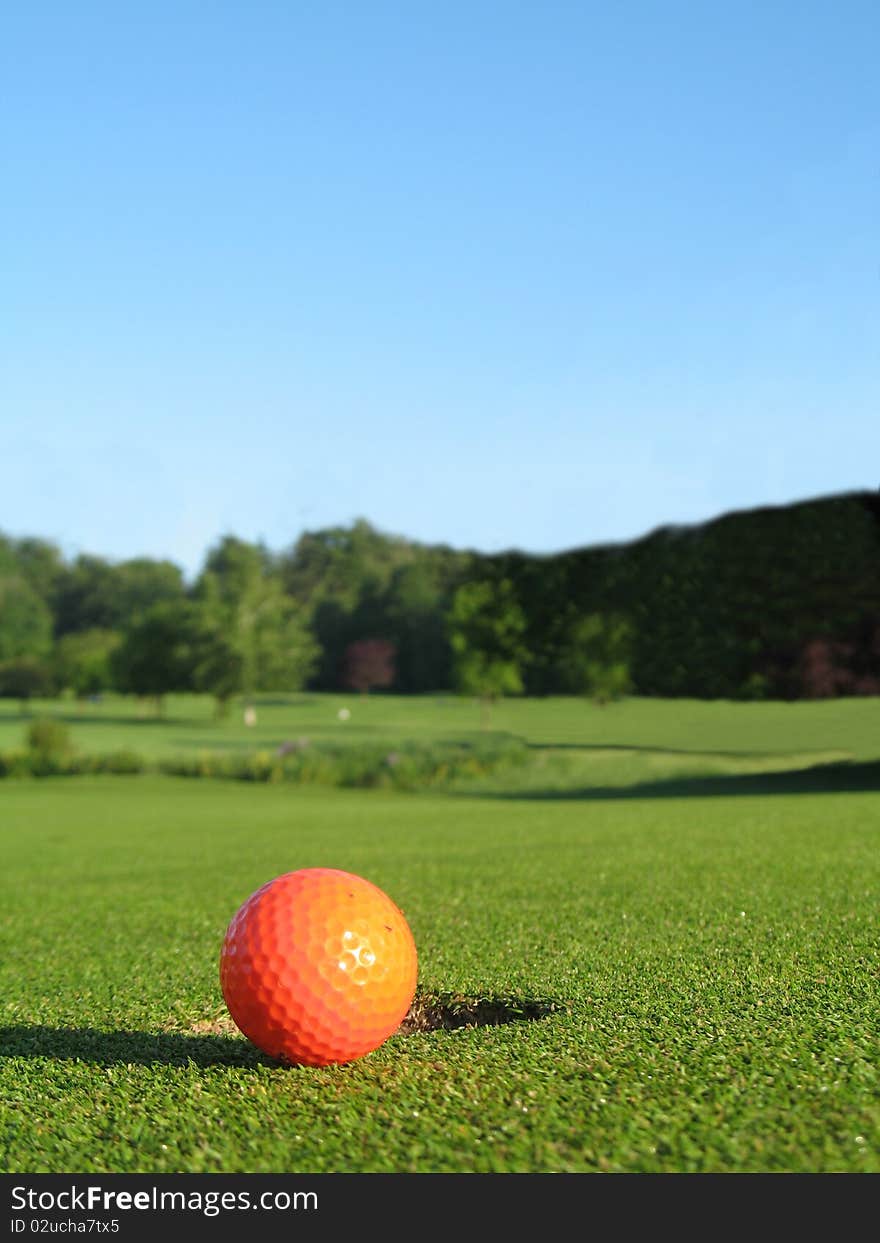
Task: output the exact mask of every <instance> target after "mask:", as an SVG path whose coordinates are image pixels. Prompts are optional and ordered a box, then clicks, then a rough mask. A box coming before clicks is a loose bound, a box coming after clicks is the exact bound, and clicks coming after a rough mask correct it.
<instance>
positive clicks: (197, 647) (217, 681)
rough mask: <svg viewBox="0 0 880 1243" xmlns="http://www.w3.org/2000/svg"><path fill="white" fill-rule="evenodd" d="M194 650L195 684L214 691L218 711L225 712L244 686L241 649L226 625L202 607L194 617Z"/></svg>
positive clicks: (205, 689)
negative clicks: (207, 613)
mask: <svg viewBox="0 0 880 1243" xmlns="http://www.w3.org/2000/svg"><path fill="white" fill-rule="evenodd" d="M191 650H192V678H193V688H194V689H195V690H197V691H201V692H202V693H204V694H207V695H213V697H214V704H215V714H216V715H217V716H218V717H224V716H226V714H227V712H228V711H229V701H230V700H231V699H232V698H233V696H235V695H238V694H240V693H241V690H242V686H243V676H244V659H243V657H242V654H241V652H240V651H239V649H238V648H237V647H236V645H235V642H234V640H233V639H232V638H231V637H230V635H229V634H228V632H227V631H226V629H225V628H224V627H223V625H222V624H221V623H220V622H219V621H214V620H212V618H211V617H210V616H207V615H206V614H205V613H204V611H203V610H202V609H199V610H198V613H197V615H196V617H195V619H194V625H193V631H192V649H191Z"/></svg>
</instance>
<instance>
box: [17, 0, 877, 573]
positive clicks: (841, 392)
mask: <svg viewBox="0 0 880 1243" xmlns="http://www.w3.org/2000/svg"><path fill="white" fill-rule="evenodd" d="M878 64H880V7H878V5H877V2H876V0H864V2H859V0H838V3H834V4H831V3H828V2H827V0H825V2H823V3H812V2H811V0H761V2H760V3H758V2H752V0H740V2H739V3H736V4H731V3H721V2H720V0H719V2H714V0H705V2H702V3H697V2H696V0H690V2H684V0H677V2H676V0H673V2H669V3H661V2H656V3H651V2H648V0H621V2H620V3H615V4H608V3H593V2H592V0H580V2H572V3H562V2H559V0H546V2H542V3H519V2H517V0H504V2H498V3H489V2H487V0H467V2H466V3H465V2H459V0H443V3H433V4H420V3H417V2H416V3H413V2H410V3H404V2H403V0H400V2H398V3H390V2H388V0H348V2H346V3H340V2H338V0H322V2H321V3H318V4H311V3H308V4H307V3H300V2H297V0H248V2H247V3H245V2H244V0H239V2H236V3H232V2H230V0H211V2H207V0H205V2H196V0H174V2H173V3H169V2H166V0H150V2H149V3H141V2H140V0H133V2H132V3H124V4H120V3H118V2H114V3H98V2H97V0H79V2H78V3H69V2H68V0H63V2H54V3H53V2H50V0H32V2H27V3H26V2H25V0H11V2H10V3H8V4H7V5H6V6H4V11H3V14H2V20H0V530H3V531H4V532H5V533H7V534H11V535H25V534H31V535H41V536H43V537H46V538H50V539H54V540H56V541H57V542H58V543H59V544H60V545H61V547H62V548H63V550H64V551H65V553H66V554H68V555H73V554H76V553H77V552H81V551H87V552H93V553H99V554H103V555H105V556H108V557H111V558H113V559H119V558H123V557H129V556H136V555H151V556H157V557H169V558H171V559H172V560H174V561H176V562H177V563H178V564H180V565H182V566H183V567H184V568H185V569H186V571H187V572H188V573H192V572H193V571H195V570H196V569H197V567H198V566H199V564H200V562H201V560H202V558H203V556H204V553H205V551H206V549H207V548H208V547H209V546H210V545H211V544H212V543H214V542H215V541H216V540H217V538H219V536H220V535H222V534H224V533H226V532H233V533H235V534H237V535H239V536H241V537H243V538H247V539H262V540H264V541H265V542H266V543H267V544H268V545H269V546H270V547H271V548H274V549H280V548H282V547H286V546H288V545H289V544H290V543H292V542H293V541H294V540H295V539H296V537H297V536H298V535H299V534H300V533H301V532H302V531H303V530H304V529H316V528H318V527H323V526H328V525H333V524H337V523H348V522H350V521H351V520H352V519H354V518H355V517H358V516H363V517H365V518H367V519H368V520H369V521H371V522H372V523H374V524H375V525H376V526H378V527H380V528H381V529H383V530H386V531H390V532H394V533H397V534H402V535H406V536H410V537H412V538H415V539H419V540H424V541H429V542H442V543H448V544H452V545H453V546H456V547H469V548H478V549H482V550H485V551H491V550H497V549H501V548H510V547H518V548H522V549H526V550H529V551H534V552H549V551H557V550H561V549H563V548H571V547H577V546H582V545H585V544H593V543H602V542H606V541H618V540H627V539H630V538H633V537H635V536H638V535H641V534H643V533H645V532H646V531H648V530H651V529H653V528H654V527H656V526H658V525H661V524H664V523H667V522H697V521H702V520H705V519H708V518H711V517H714V516H715V515H717V514H718V513H722V512H727V511H729V510H732V509H742V508H750V507H753V506H756V505H763V504H779V503H785V502H788V501H792V500H799V499H805V498H807V497H812V496H819V495H828V494H831V493H836V492H842V491H849V490H852V489H861V488H876V487H877V486H878V485H880V453H878V450H880V72H878Z"/></svg>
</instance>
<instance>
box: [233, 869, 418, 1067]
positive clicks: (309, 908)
mask: <svg viewBox="0 0 880 1243" xmlns="http://www.w3.org/2000/svg"><path fill="white" fill-rule="evenodd" d="M417 972H418V956H417V953H416V946H415V942H414V940H413V936H412V932H411V931H410V928H409V925H408V923H407V922H406V919H405V917H404V915H403V913H402V911H400V910H399V909H398V907H397V906H396V905H395V904H394V902H392V900H391V898H389V897H388V895H387V894H386V893H383V891H382V890H381V889H379V888H378V887H377V886H376V885H374V884H372V882H371V881H368V880H365V879H364V878H363V877H362V876H356V875H354V874H353V873H352V872H342V871H339V870H338V869H336V868H301V869H300V870H299V871H296V872H286V873H285V874H284V875H283V876H277V877H276V878H275V879H274V880H270V881H268V882H267V883H266V884H265V885H263V886H261V887H260V888H259V889H258V890H257V891H256V892H255V893H253V894H251V896H250V897H249V898H248V899H247V901H246V902H244V903H243V904H242V906H241V907H240V908H239V910H238V911H237V912H236V914H235V915H234V916H233V918H232V921H231V922H230V924H229V927H228V928H227V930H226V936H225V938H224V941H223V947H222V949H221V951H220V987H221V989H222V991H223V997H224V1000H225V1002H226V1005H227V1007H228V1009H229V1013H230V1015H231V1017H232V1019H233V1022H234V1023H235V1025H236V1026H237V1027H238V1028H239V1030H240V1031H241V1032H243V1033H244V1035H245V1036H247V1038H248V1039H249V1040H250V1041H251V1042H252V1043H253V1044H255V1045H256V1046H257V1048H259V1049H262V1051H263V1052H264V1053H266V1054H268V1055H269V1056H270V1057H275V1058H279V1059H281V1060H283V1061H286V1062H291V1063H293V1064H294V1065H299V1066H329V1065H331V1064H332V1063H334V1062H351V1061H354V1060H355V1059H356V1058H359V1057H363V1056H364V1054H366V1053H371V1052H372V1051H373V1050H374V1049H377V1048H378V1047H379V1045H380V1044H383V1043H384V1041H385V1040H387V1039H388V1037H389V1036H391V1035H393V1034H394V1032H395V1031H397V1029H398V1027H399V1026H400V1024H401V1022H402V1021H403V1019H404V1017H405V1015H406V1013H407V1011H408V1010H409V1007H410V1005H411V1003H412V999H413V996H414V995H415V989H416V976H417Z"/></svg>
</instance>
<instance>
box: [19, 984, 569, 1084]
mask: <svg viewBox="0 0 880 1243" xmlns="http://www.w3.org/2000/svg"><path fill="white" fill-rule="evenodd" d="M562 1008H563V1007H562V1005H561V1003H558V1002H555V1001H538V1000H531V999H524V998H511V997H465V996H462V995H459V994H445V995H442V996H439V997H436V996H432V997H425V996H421V995H419V996H417V997H416V998H415V999H414V1001H413V1004H412V1005H411V1007H410V1009H409V1012H408V1013H407V1015H406V1017H405V1018H404V1020H403V1022H402V1023H401V1025H400V1027H399V1028H398V1029H397V1032H396V1033H394V1034H395V1035H396V1036H403V1037H406V1036H409V1035H411V1034H413V1033H416V1032H419V1033H421V1032H432V1031H451V1030H454V1029H455V1028H460V1027H500V1026H501V1025H502V1024H505V1023H519V1022H534V1021H535V1020H537V1019H543V1018H547V1017H548V1016H549V1015H551V1014H555V1013H556V1012H557V1011H559V1010H560V1009H562ZM198 1027H201V1028H203V1029H204V1028H208V1027H210V1028H211V1029H212V1030H201V1031H198V1030H197V1033H196V1034H188V1033H186V1032H138V1031H117V1032H103V1031H98V1030H97V1028H94V1027H45V1026H41V1025H33V1026H27V1025H24V1024H21V1025H19V1026H15V1027H0V1058H3V1057H23V1058H50V1059H52V1060H53V1061H66V1062H84V1063H87V1064H89V1065H91V1066H189V1065H193V1066H203V1067H207V1066H276V1067H277V1066H279V1065H283V1063H282V1062H279V1061H278V1060H276V1059H275V1058H271V1057H267V1056H266V1055H265V1054H264V1053H261V1052H260V1050H259V1049H257V1048H256V1046H255V1045H253V1044H251V1042H250V1041H249V1040H246V1039H245V1038H244V1037H243V1036H241V1035H240V1034H237V1033H236V1029H235V1026H234V1024H233V1023H232V1021H231V1019H229V1018H228V1017H225V1018H221V1019H218V1020H217V1021H216V1022H212V1023H210V1024H207V1023H205V1024H198V1025H197V1028H198Z"/></svg>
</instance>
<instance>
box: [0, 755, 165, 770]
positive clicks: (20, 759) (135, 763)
mask: <svg viewBox="0 0 880 1243" xmlns="http://www.w3.org/2000/svg"><path fill="white" fill-rule="evenodd" d="M148 767H149V765H148V764H147V761H146V760H145V759H144V757H143V756H142V755H138V754H137V752H136V751H111V752H108V753H106V754H105V755H79V754H77V753H76V752H72V751H60V752H55V751H38V750H34V749H32V750H28V751H25V750H19V751H0V777H79V776H83V775H86V774H88V773H118V774H120V775H122V776H128V775H130V774H131V773H143V772H146V771H147V769H148Z"/></svg>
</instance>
